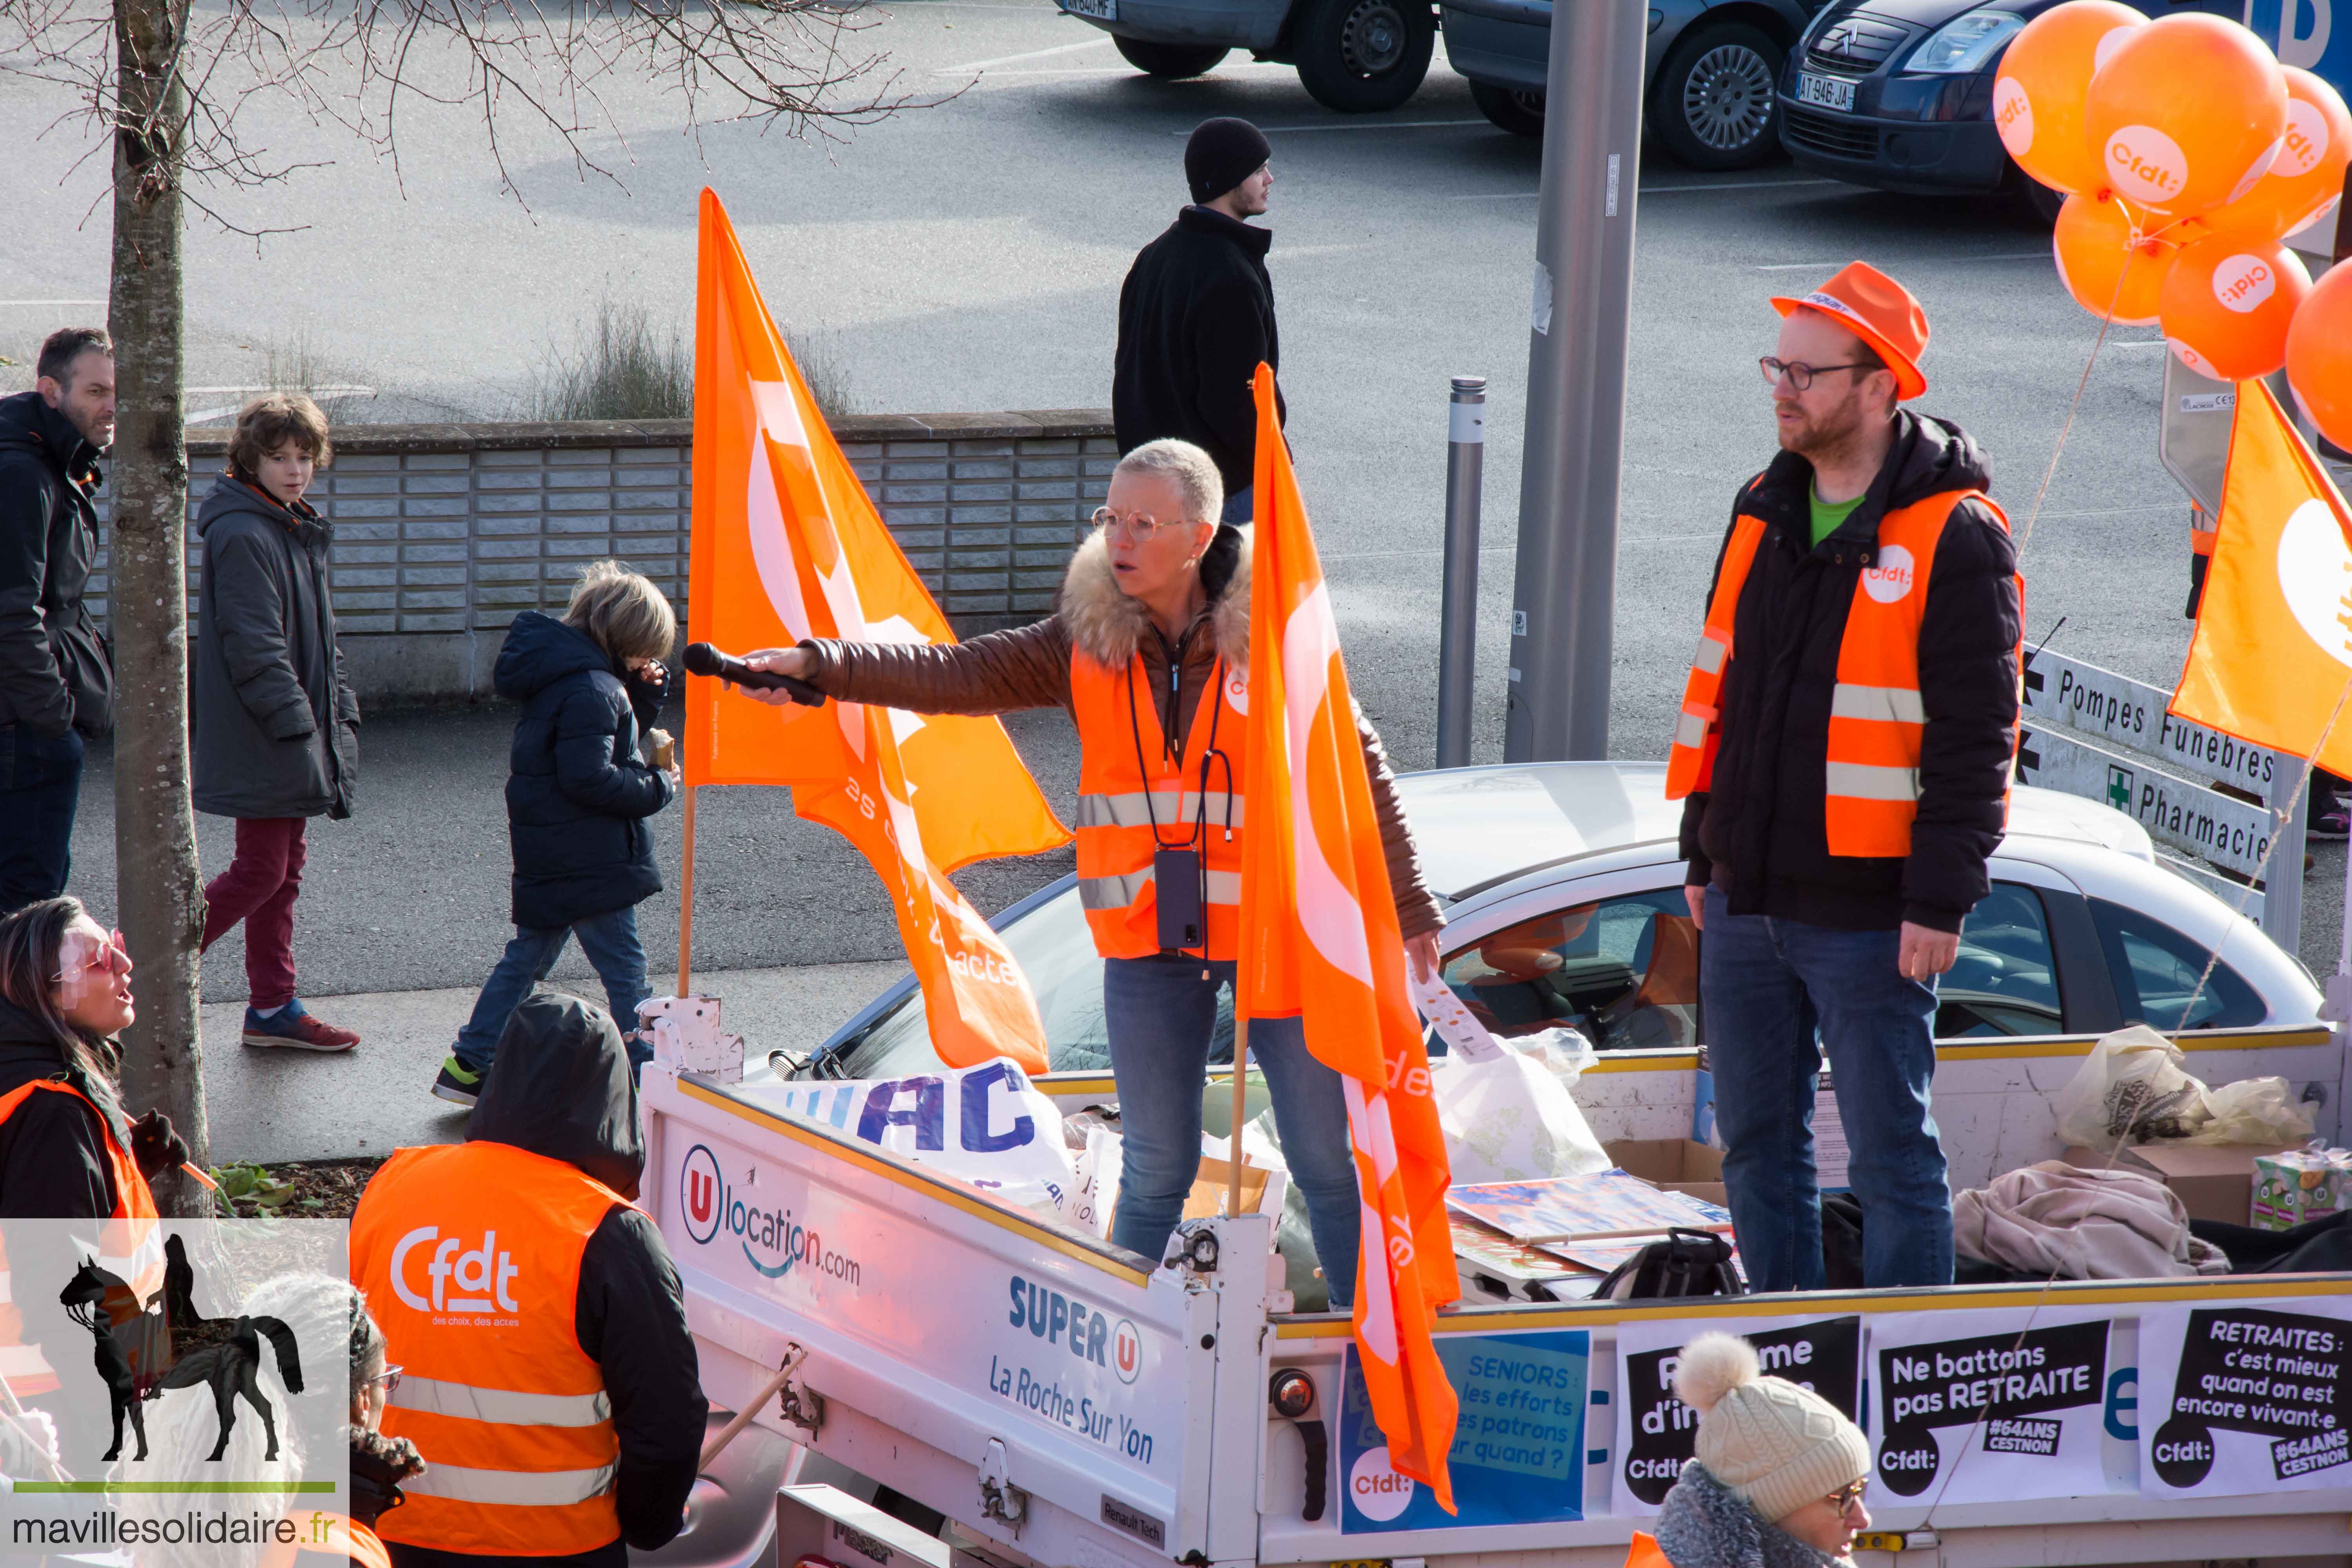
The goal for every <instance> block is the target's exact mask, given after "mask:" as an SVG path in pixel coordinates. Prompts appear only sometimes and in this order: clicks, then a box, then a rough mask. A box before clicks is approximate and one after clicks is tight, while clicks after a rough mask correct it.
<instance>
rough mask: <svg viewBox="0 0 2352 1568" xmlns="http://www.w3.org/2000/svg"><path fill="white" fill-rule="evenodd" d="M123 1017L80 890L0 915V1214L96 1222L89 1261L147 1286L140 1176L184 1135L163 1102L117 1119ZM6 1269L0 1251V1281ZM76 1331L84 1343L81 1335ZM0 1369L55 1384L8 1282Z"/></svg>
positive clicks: (117, 946) (120, 986) (180, 1151)
mask: <svg viewBox="0 0 2352 1568" xmlns="http://www.w3.org/2000/svg"><path fill="white" fill-rule="evenodd" d="M133 1016H134V1008H133V1006H132V1003H131V955H130V954H129V953H128V952H124V951H123V946H122V937H121V932H119V931H107V930H105V929H104V928H103V927H101V926H100V925H99V923H98V922H97V921H93V920H91V919H90V918H89V913H88V912H87V911H86V910H83V908H82V906H81V902H80V900H77V899H47V900H43V901H41V902H39V903H37V904H31V905H28V906H26V908H24V909H21V910H17V911H16V913H15V914H13V915H10V916H8V917H7V919H5V921H0V1218H6V1219H20V1218H22V1219H79V1220H94V1221H100V1222H103V1223H102V1224H100V1226H98V1227H97V1228H96V1229H95V1231H94V1232H93V1233H92V1235H91V1237H90V1240H92V1241H93V1242H94V1243H95V1244H96V1246H97V1249H98V1258H97V1261H98V1265H99V1267H100V1268H103V1269H105V1270H106V1271H107V1272H108V1273H110V1274H112V1275H114V1276H116V1277H117V1278H118V1279H123V1280H126V1281H128V1282H130V1283H131V1285H133V1286H135V1287H136V1288H137V1289H139V1290H140V1291H141V1293H142V1295H145V1294H150V1293H152V1291H154V1290H155V1289H159V1288H160V1287H161V1285H162V1283H163V1238H162V1235H161V1233H160V1232H159V1231H158V1230H157V1228H156V1226H155V1224H154V1221H155V1213H156V1211H155V1198H154V1194H152V1192H150V1191H149V1189H148V1185H147V1184H148V1183H149V1181H151V1180H152V1179H153V1178H154V1177H155V1176H157V1175H160V1174H161V1173H163V1172H165V1171H168V1170H171V1169H172V1168H173V1167H174V1166H176V1165H178V1164H179V1163H180V1162H182V1161H183V1160H185V1159H186V1158H187V1157H188V1146H187V1144H186V1143H184V1142H182V1141H181V1139H180V1135H179V1134H178V1132H176V1131H173V1127H172V1122H171V1119H170V1118H169V1117H167V1116H165V1115H164V1114H163V1112H161V1111H158V1110H151V1111H149V1112H148V1113H147V1114H146V1115H144V1116H142V1117H140V1118H139V1119H138V1120H137V1121H126V1120H125V1117H124V1112H123V1109H122V1101H121V1096H120V1094H119V1092H118V1091H117V1089H116V1087H115V1082H114V1073H115V1071H116V1069H117V1068H118V1067H119V1066H120V1065H121V1046H120V1045H119V1044H118V1043H117V1040H116V1036H118V1035H119V1034H120V1033H121V1031H122V1030H123V1029H124V1028H126V1027H128V1026H130V1024H131V1019H132V1017H133ZM0 1258H5V1254H0ZM70 1267H71V1265H70V1264H68V1268H70ZM17 1277H18V1278H22V1277H23V1276H22V1274H21V1273H20V1274H18V1275H17ZM8 1278H9V1272H8V1271H7V1269H6V1266H5V1261H0V1284H5V1281H6V1280H7V1279H8ZM53 1293H54V1288H52V1294H53ZM43 1305H44V1306H46V1305H47V1304H46V1303H43ZM50 1310H53V1311H54V1310H55V1309H50ZM60 1322H61V1323H62V1320H61V1319H60ZM75 1338H76V1340H77V1344H76V1347H75V1348H76V1350H77V1351H78V1352H79V1353H80V1354H83V1355H85V1356H86V1355H87V1354H88V1353H89V1338H88V1336H87V1335H83V1334H80V1333H79V1332H77V1333H76V1335H75ZM0 1377H5V1378H6V1379H7V1381H8V1386H9V1388H10V1390H11V1391H12V1392H14V1393H15V1394H17V1395H18V1396H19V1397H24V1396H27V1395H33V1394H46V1393H48V1392H50V1391H51V1390H53V1389H55V1388H56V1387H57V1386H58V1379H57V1373H56V1371H55V1369H54V1368H52V1367H51V1366H50V1365H49V1364H48V1363H47V1361H46V1360H45V1359H44V1358H43V1356H42V1352H41V1347H40V1345H39V1344H37V1343H29V1342H26V1335H25V1329H24V1320H23V1316H22V1314H21V1312H20V1310H19V1308H18V1304H17V1303H16V1301H15V1300H13V1299H11V1298H10V1297H9V1296H8V1294H7V1293H6V1292H5V1289H0Z"/></svg>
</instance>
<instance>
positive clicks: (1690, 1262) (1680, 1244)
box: [1592, 1229, 1748, 1301]
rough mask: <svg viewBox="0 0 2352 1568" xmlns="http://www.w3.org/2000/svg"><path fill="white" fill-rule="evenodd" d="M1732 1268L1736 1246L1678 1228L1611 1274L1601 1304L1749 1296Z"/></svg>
mask: <svg viewBox="0 0 2352 1568" xmlns="http://www.w3.org/2000/svg"><path fill="white" fill-rule="evenodd" d="M1747 1293H1748V1287H1747V1286H1746V1285H1744V1284H1742V1283H1741V1282H1740V1279H1739V1276H1738V1273H1737V1272H1735V1271H1734V1270H1733V1268H1732V1267H1731V1243H1730V1242H1729V1241H1727V1240H1726V1239H1725V1238H1724V1237H1720V1236H1717V1234H1716V1233H1715V1232H1713V1231H1711V1230H1682V1229H1675V1230H1670V1231H1668V1232H1667V1233H1666V1239H1665V1240H1664V1241H1654V1242H1652V1243H1650V1245H1649V1246H1647V1247H1643V1248H1642V1250H1641V1251H1639V1252H1637V1253H1635V1254H1634V1255H1633V1257H1631V1258H1627V1259H1626V1260H1625V1261H1624V1262H1622V1263H1621V1264H1619V1265H1618V1266H1617V1267H1616V1268H1613V1269H1612V1270H1610V1273H1609V1277H1608V1278H1607V1279H1603V1280H1602V1281H1601V1287H1600V1289H1596V1290H1595V1291H1593V1292H1592V1300H1596V1301H1654V1300H1664V1299H1666V1298H1670V1297H1676V1296H1744V1295H1746V1294H1747Z"/></svg>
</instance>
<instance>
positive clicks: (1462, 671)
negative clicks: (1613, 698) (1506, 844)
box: [1437, 375, 1486, 768]
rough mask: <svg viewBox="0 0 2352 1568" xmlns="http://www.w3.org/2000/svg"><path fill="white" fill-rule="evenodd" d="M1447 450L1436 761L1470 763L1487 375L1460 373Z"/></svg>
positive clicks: (1454, 764)
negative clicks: (1442, 614) (1480, 495)
mask: <svg viewBox="0 0 2352 1568" xmlns="http://www.w3.org/2000/svg"><path fill="white" fill-rule="evenodd" d="M1451 416H1452V417H1451V428H1450V429H1449V431H1448V432H1447V437H1446V447H1445V588H1444V594H1443V595H1442V596H1441V599H1440V603H1441V605H1443V606H1444V618H1443V620H1442V622H1441V623H1440V626H1439V630H1438V634H1437V649H1438V653H1437V765H1438V766H1439V767H1441V768H1459V767H1466V766H1468V765H1469V763H1470V710H1471V705H1472V701H1473V692H1472V687H1473V684H1474V682H1473V679H1472V678H1473V676H1474V675H1475V673H1476V669H1477V662H1478V500H1479V493H1480V486H1481V484H1482V483H1483V481H1484V479H1485V477H1486V377H1485V376H1483V375H1457V376H1455V377H1454V403H1453V407H1452V410H1451Z"/></svg>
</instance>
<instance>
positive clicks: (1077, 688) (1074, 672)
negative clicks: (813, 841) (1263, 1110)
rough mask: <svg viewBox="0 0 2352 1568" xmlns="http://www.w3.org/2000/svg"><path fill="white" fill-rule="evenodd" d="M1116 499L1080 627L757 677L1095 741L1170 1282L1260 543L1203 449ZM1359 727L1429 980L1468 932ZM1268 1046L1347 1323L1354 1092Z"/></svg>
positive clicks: (1097, 921) (894, 649) (1108, 997)
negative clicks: (1029, 711) (1048, 717)
mask: <svg viewBox="0 0 2352 1568" xmlns="http://www.w3.org/2000/svg"><path fill="white" fill-rule="evenodd" d="M1223 507H1224V491H1223V483H1222V481H1221V480H1220V479H1219V478H1218V474H1217V465H1216V463H1215V461H1214V460H1213V458H1211V457H1210V456H1209V454H1208V453H1207V452H1205V451H1203V450H1202V448H1200V447H1195V446H1193V445H1192V444H1191V443H1190V442H1187V441H1176V440H1163V441H1148V442H1146V443H1144V444H1143V445H1142V446H1140V447H1137V448H1136V449H1135V450H1134V451H1132V452H1129V454H1128V455H1127V456H1126V457H1124V458H1120V459H1119V462H1118V468H1117V469H1115V470H1114V471H1113V472H1112V474H1111V479H1110V490H1109V495H1108V505H1106V506H1104V507H1103V508H1102V509H1101V510H1097V512H1096V513H1095V531H1094V532H1093V533H1091V534H1089V535H1088V536H1087V540H1086V542H1084V543H1082V544H1080V545H1079V546H1078V550H1077V553H1076V555H1075V556H1073V557H1072V558H1071V561H1070V567H1069V572H1068V574H1067V575H1066V576H1065V577H1064V579H1063V582H1062V599H1061V605H1060V607H1059V608H1057V609H1056V610H1055V612H1054V614H1053V615H1052V616H1048V617H1047V618H1046V619H1045V620H1042V621H1039V622H1037V623H1036V624H1035V625H1034V626H1022V627H1019V628H1017V629H1015V630H1013V631H1005V632H994V633H992V634H990V635H989V636H987V637H974V638H973V639H972V640H971V641H970V642H968V643H961V644H950V645H946V646H939V647H934V646H931V645H928V644H923V643H858V642H836V641H831V640H827V641H821V642H803V643H802V644H801V645H800V646H799V647H792V648H772V649H768V650H766V651H764V652H761V653H757V654H753V655H751V656H750V657H749V658H747V659H746V660H745V662H746V663H748V664H751V666H753V667H754V668H762V669H770V670H774V671H776V672H778V673H780V674H783V675H790V676H794V677H797V678H798V679H803V680H805V681H807V682H809V683H810V684H811V685H813V686H815V687H816V688H817V689H819V690H822V691H824V693H826V694H827V695H828V696H832V697H837V698H839V699H841V700H843V701H845V702H870V703H875V704H877V705H879V706H883V707H888V708H898V709H905V710H908V711H911V712H916V713H1003V712H1009V711H1011V710H1015V709H1021V708H1063V709H1066V710H1068V711H1069V714H1070V717H1071V718H1072V719H1073V720H1075V721H1076V723H1077V730H1078V748H1079V762H1078V809H1077V815H1076V823H1077V829H1078V901H1079V903H1080V904H1082V905H1083V906H1084V907H1085V909H1086V917H1087V927H1088V929H1089V931H1091V933H1092V934H1093V937H1094V943H1095V951H1096V952H1098V953H1100V954H1101V955H1102V959H1103V988H1102V994H1103V1024H1104V1028H1105V1032H1106V1033H1107V1034H1108V1037H1109V1045H1110V1066H1111V1076H1112V1077H1113V1078H1114V1079H1117V1080H1118V1105H1119V1124H1120V1131H1121V1132H1122V1134H1123V1136H1122V1138H1121V1142H1120V1150H1119V1191H1118V1210H1117V1212H1116V1214H1115V1215H1114V1217H1113V1219H1112V1223H1111V1232H1110V1238H1111V1240H1112V1241H1114V1242H1115V1243H1117V1244H1118V1246H1120V1247H1126V1248H1128V1249H1129V1251H1132V1252H1139V1253H1141V1254H1142V1255H1143V1256H1144V1257H1146V1258H1150V1259H1151V1260H1152V1261H1153V1262H1155V1263H1156V1262H1158V1261H1159V1260H1160V1258H1161V1257H1162V1256H1163V1248H1164V1247H1165V1245H1166V1243H1167V1239H1168V1234H1169V1232H1170V1231H1171V1230H1173V1229H1174V1228H1175V1226H1176V1222H1177V1220H1178V1219H1179V1218H1180V1217H1181V1215H1182V1213H1183V1208H1184V1199H1185V1197H1186V1195H1187V1194H1190V1193H1191V1191H1192V1182H1193V1178H1194V1176H1195V1175H1196V1174H1197V1173H1198V1172H1199V1170H1200V1165H1201V1089H1202V1085H1203V1083H1204V1082H1205V1081H1206V1079H1207V1075H1208V1067H1209V1056H1210V1051H1211V1048H1212V1045H1213V1038H1214V1036H1215V1034H1216V1022H1217V993H1218V992H1219V991H1220V990H1222V989H1223V988H1225V987H1227V986H1230V985H1231V984H1233V982H1234V961H1235V960H1236V959H1237V958H1238V957H1239V956H1240V953H1241V932H1240V931H1239V929H1238V928H1239V925H1240V921H1241V908H1240V904H1241V865H1242V845H1243V838H1242V835H1243V834H1244V831H1245V830H1246V828H1247V826H1248V825H1247V824H1246V823H1245V822H1244V820H1243V815H1242V805H1243V801H1242V793H1241V792H1242V789H1243V785H1244V781H1245V780H1246V779H1247V778H1248V776H1249V756H1248V749H1247V745H1246V737H1247V734H1248V722H1247V720H1246V719H1245V717H1244V715H1245V714H1246V713H1247V711H1248V703H1249V692H1250V682H1249V608H1250V600H1249V593H1250V589H1249V570H1250V537H1249V531H1248V530H1246V529H1243V528H1236V527H1234V526H1233V525H1231V524H1223V525H1220V523H1219V522H1218V521H1217V519H1218V516H1219V514H1220V513H1221V512H1222V511H1223ZM749 695H751V696H752V697H755V698H758V699H760V700H762V701H768V702H771V703H773V702H775V701H780V700H781V701H789V700H790V699H789V698H788V697H786V696H785V694H784V693H783V692H782V691H772V692H761V691H752V692H750V693H749ZM1356 731H1357V739H1358V741H1359V743H1360V745H1361V747H1362V749H1363V755H1364V768H1365V772H1366V773H1367V774H1368V775H1369V776H1370V783H1371V793H1372V810H1373V813H1374V815H1375V816H1377V817H1378V818H1379V821H1380V827H1381V845H1382V847H1383V848H1384V849H1385V851H1386V855H1387V860H1388V872H1389V886H1390V891H1391V896H1392V897H1393V898H1394V899H1395V900H1396V910H1397V923H1398V926H1399V927H1400V929H1401V930H1402V932H1403V935H1404V945H1405V952H1407V954H1409V955H1410V957H1411V961H1412V965H1413V967H1414V969H1415V970H1416V971H1417V972H1418V973H1421V974H1422V975H1423V976H1426V975H1428V974H1429V973H1432V972H1433V969H1434V966H1435V965H1436V963H1437V931H1438V928H1439V927H1440V926H1442V925H1443V924H1444V916H1443V915H1441V914H1439V913H1438V910H1437V900H1435V899H1434V898H1433V897H1431V895H1430V892H1429V889H1427V888H1425V887H1423V885H1422V879H1421V866H1420V863H1419V862H1418V860H1417V859H1416V858H1415V857H1414V854H1413V847H1412V833H1411V831H1410V830H1408V829H1407V827H1406V826H1405V821H1404V813H1403V812H1402V809H1400V808H1399V806H1398V805H1397V799H1396V788H1395V780H1394V779H1393V777H1392V776H1391V774H1390V773H1389V765H1388V757H1387V755H1386V753H1384V752H1382V751H1381V738H1380V737H1379V736H1378V735H1376V734H1374V733H1373V732H1372V727H1371V724H1370V722H1369V721H1367V720H1366V719H1365V718H1364V716H1363V715H1362V714H1361V713H1358V714H1357V715H1356ZM1162 879H1165V880H1164V881H1163V880H1162ZM1249 1048H1250V1057H1251V1059H1252V1060H1253V1061H1254V1062H1255V1064H1256V1065H1257V1066H1258V1067H1259V1068H1262V1069H1263V1070H1264V1071H1265V1082H1266V1089H1267V1090H1268V1092H1269V1093H1270V1095H1271V1096H1272V1098H1273V1101H1274V1119H1275V1125H1276V1129H1277V1130H1278V1131H1280V1132H1281V1134H1282V1152H1283V1154H1284V1156H1285V1157H1286V1159H1287V1160H1288V1162H1289V1164H1290V1179H1291V1180H1292V1181H1293V1182H1295V1183H1297V1185H1298V1191H1299V1195H1300V1196H1301V1197H1303V1198H1304V1199H1305V1200H1306V1203H1307V1228H1308V1230H1309V1231H1310V1232H1311V1233H1312V1234H1313V1236H1314V1238H1315V1253H1316V1257H1317V1258H1318V1259H1319V1260H1320V1262H1321V1265H1322V1269H1323V1277H1324V1282H1325V1283H1326V1284H1327V1285H1328V1287H1329V1289H1330V1301H1331V1305H1332V1307H1333V1308H1334V1309H1343V1308H1345V1307H1346V1306H1347V1305H1348V1304H1349V1302H1350V1301H1352V1300H1353V1299H1354V1295H1355V1286H1356V1263H1357V1256H1356V1255H1357V1237H1358V1234H1359V1230H1360V1226H1361V1223H1362V1216H1363V1206H1362V1205H1361V1204H1360V1202H1359V1201H1358V1199H1357V1195H1356V1163H1355V1154H1354V1151H1353V1149H1352V1147H1351V1145H1350V1144H1349V1137H1348V1107H1347V1100H1346V1096H1345V1091H1344V1090H1343V1089H1341V1087H1340V1083H1339V1074H1338V1073H1336V1072H1334V1071H1333V1070H1332V1069H1331V1068H1328V1067H1326V1066H1325V1065H1324V1064H1323V1063H1322V1062H1320V1061H1318V1060H1317V1059H1316V1058H1314V1057H1312V1056H1310V1055H1309V1054H1308V1053H1307V1041H1306V1037H1305V1036H1304V1035H1303V1034H1301V1033H1300V1029H1299V1022H1298V1020H1297V1018H1259V1019H1253V1020H1252V1021H1251V1023H1250V1038H1249ZM1055 1065H1056V1066H1059V1065H1061V1064H1060V1063H1059V1062H1056V1063H1055Z"/></svg>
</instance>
